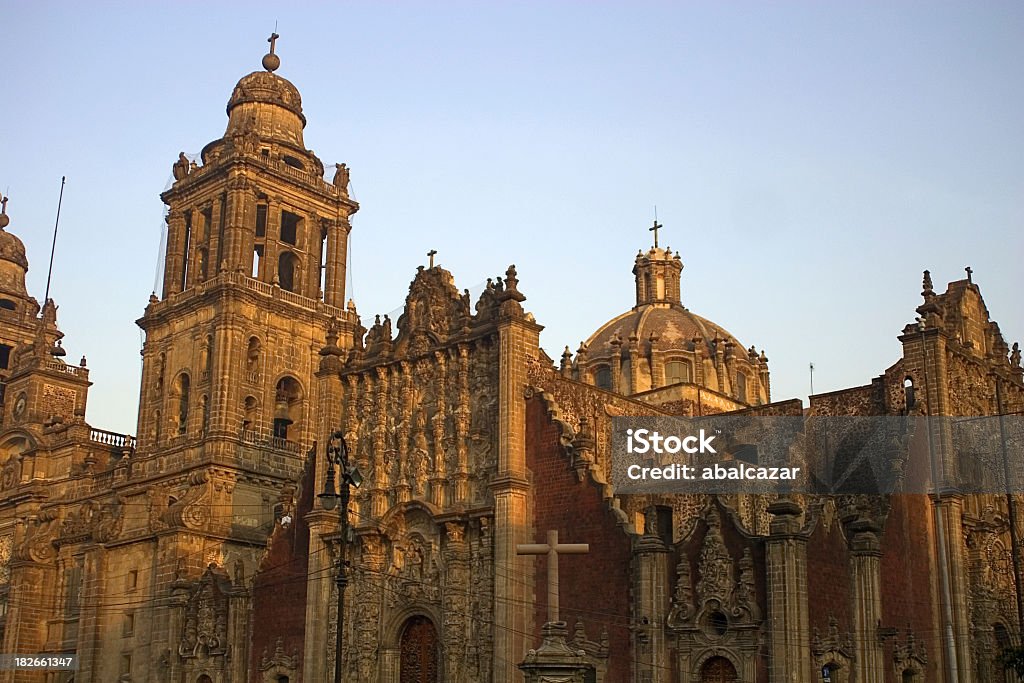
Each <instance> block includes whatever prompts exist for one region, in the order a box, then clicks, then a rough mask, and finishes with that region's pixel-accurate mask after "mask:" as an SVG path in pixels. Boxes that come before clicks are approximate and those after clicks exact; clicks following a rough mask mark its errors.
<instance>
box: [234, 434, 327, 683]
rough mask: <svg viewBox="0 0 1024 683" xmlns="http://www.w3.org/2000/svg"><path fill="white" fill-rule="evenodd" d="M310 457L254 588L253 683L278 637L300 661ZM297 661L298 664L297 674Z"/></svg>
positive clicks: (310, 500)
mask: <svg viewBox="0 0 1024 683" xmlns="http://www.w3.org/2000/svg"><path fill="white" fill-rule="evenodd" d="M314 464H315V454H314V455H311V456H309V457H308V459H307V461H306V468H305V471H304V473H303V475H302V480H301V482H300V484H299V492H298V500H297V501H296V506H295V508H296V509H295V512H293V513H292V523H291V524H290V525H289V526H287V527H286V526H282V525H281V524H278V525H277V526H276V527H275V528H274V532H273V534H272V535H271V537H270V541H269V543H268V546H267V553H266V555H265V556H264V557H263V560H262V561H261V562H260V566H259V569H258V570H257V573H256V577H255V580H254V584H253V601H252V605H253V610H252V649H251V650H250V665H249V671H250V674H249V675H250V681H251V682H252V683H258V680H259V679H258V674H259V665H260V661H261V659H262V657H263V653H264V651H266V652H267V653H269V654H270V655H271V656H273V653H274V648H275V647H276V646H277V639H278V638H281V641H282V644H283V646H284V651H285V652H286V653H287V654H291V653H292V652H293V651H295V652H298V653H299V659H300V662H301V659H302V652H303V645H304V640H305V624H306V580H307V574H308V570H309V526H308V525H307V524H306V522H305V521H304V519H305V516H306V514H307V513H309V511H310V510H312V509H313V498H314V496H313V490H314V488H315V486H312V481H313V476H314ZM301 666H302V665H301V663H300V664H299V667H300V670H301Z"/></svg>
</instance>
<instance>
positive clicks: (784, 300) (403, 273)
mask: <svg viewBox="0 0 1024 683" xmlns="http://www.w3.org/2000/svg"><path fill="white" fill-rule="evenodd" d="M275 21H277V22H278V30H279V33H280V34H281V39H280V41H279V42H278V53H279V54H280V56H281V60H282V66H281V68H280V70H279V71H278V73H279V74H280V75H282V76H284V77H285V78H288V79H290V80H292V82H294V83H295V84H296V85H297V86H298V88H299V89H300V91H301V92H302V95H303V104H304V109H305V113H306V116H307V118H308V120H309V125H308V126H307V128H306V145H307V146H308V147H310V148H311V149H313V150H314V151H316V152H317V153H318V154H319V156H320V157H321V158H322V159H323V160H324V162H325V163H326V164H327V165H328V166H329V167H330V166H331V164H333V163H334V162H341V161H344V162H346V163H348V164H349V166H350V167H351V168H352V188H353V192H354V195H355V197H356V198H357V199H358V200H359V201H360V202H361V204H362V210H361V211H360V212H359V214H357V216H356V217H355V221H354V232H353V239H352V262H351V268H352V272H351V273H352V282H353V288H352V291H351V292H350V294H352V295H353V296H354V297H355V299H356V302H357V304H358V306H359V311H360V313H361V314H362V315H363V316H364V319H365V318H366V317H370V318H371V319H372V315H373V313H376V312H388V311H391V310H394V309H395V308H397V307H399V306H400V305H401V304H402V302H403V300H404V297H405V293H406V289H407V287H408V284H409V282H410V281H411V279H412V277H413V275H414V273H415V269H416V266H417V265H418V264H421V263H425V262H426V256H425V253H426V252H427V251H428V250H429V249H432V248H433V249H437V250H438V252H439V254H438V260H439V263H440V264H442V265H443V266H445V267H446V268H448V269H449V270H451V271H452V272H453V273H454V275H455V277H456V280H457V283H458V285H459V286H460V287H470V288H472V287H474V286H475V285H478V284H479V283H481V282H482V281H483V280H485V279H486V278H487V277H489V276H495V275H498V274H501V273H503V272H504V270H505V268H506V267H507V266H508V264H509V263H513V262H514V263H515V264H516V266H517V267H518V270H519V274H520V279H521V289H522V291H523V292H524V293H525V294H526V295H527V297H528V300H527V302H526V306H527V308H528V309H529V310H531V311H533V312H534V314H535V315H536V317H537V320H538V321H539V322H540V323H541V324H543V325H545V326H546V330H545V331H544V333H543V336H542V343H543V345H544V346H545V348H546V350H547V351H548V353H549V354H550V355H551V356H552V357H555V358H557V357H558V355H559V354H560V353H561V350H562V347H563V346H564V345H565V344H569V345H570V346H571V347H572V348H573V349H575V348H576V347H577V346H578V344H579V342H580V340H581V339H585V338H586V337H588V336H589V335H590V334H591V332H593V330H594V329H596V328H597V327H598V326H599V325H601V324H602V323H603V322H604V321H605V320H607V319H609V318H611V317H612V316H614V315H616V314H618V313H620V312H622V311H624V310H626V309H627V308H629V307H630V306H631V305H632V304H633V283H632V275H631V273H630V269H631V267H632V261H633V256H634V255H635V254H636V252H637V249H638V248H641V247H643V248H646V247H647V246H649V243H650V233H648V232H647V228H648V226H649V225H650V224H651V220H652V212H653V206H654V205H655V204H656V205H657V207H658V216H659V219H660V221H661V222H662V223H663V224H664V225H665V229H664V231H663V233H662V235H663V237H662V240H663V242H662V243H663V244H667V245H669V246H671V247H672V248H673V249H677V250H679V251H680V252H681V253H682V258H683V262H684V264H685V265H686V268H685V270H684V271H683V300H684V303H685V304H686V305H687V306H689V307H690V308H691V309H692V310H693V311H694V312H696V313H698V314H700V315H703V316H705V317H707V318H710V319H712V320H714V321H715V322H717V323H719V324H720V325H722V326H724V327H725V328H726V329H728V330H730V331H731V332H732V333H733V334H735V335H736V336H737V337H738V338H739V340H740V341H741V342H742V343H744V344H745V345H748V346H749V345H750V344H756V345H757V347H758V348H764V349H765V350H766V352H767V354H768V356H769V358H770V359H771V363H770V367H771V369H772V384H773V397H774V398H776V399H783V398H790V397H800V398H804V397H806V395H807V393H808V372H807V365H808V363H809V362H811V361H813V362H814V363H815V366H816V372H815V390H816V391H828V390H832V389H839V388H843V387H847V386H855V385H860V384H864V383H867V382H869V381H870V380H871V379H872V378H873V377H875V376H876V375H878V374H880V373H881V372H882V371H883V370H884V369H885V368H886V367H887V366H888V365H890V364H891V363H892V362H893V361H894V360H895V359H896V358H897V357H898V354H899V343H898V342H897V340H896V336H897V335H898V334H899V333H900V331H901V329H902V327H903V326H904V325H905V324H907V323H908V322H910V321H911V320H913V317H914V315H915V313H914V308H915V307H916V306H917V305H918V304H919V303H920V301H921V300H920V297H919V292H920V289H921V271H922V270H923V269H924V268H930V269H931V270H932V273H933V275H934V278H935V281H936V286H937V287H938V286H939V285H943V286H944V284H945V282H947V281H949V280H953V279H959V278H961V277H963V275H964V272H963V267H964V266H967V265H970V266H972V267H973V268H974V271H975V275H974V279H975V281H976V282H978V283H979V284H980V286H981V288H982V292H983V294H984V296H985V299H986V301H987V303H988V306H989V310H990V312H991V314H992V316H993V318H994V319H995V320H997V321H999V323H1000V324H1001V326H1002V330H1003V333H1004V335H1005V336H1006V337H1007V339H1008V341H1010V342H1012V341H1014V340H1018V339H1020V338H1021V337H1024V320H1022V317H1024V316H1022V315H1021V313H1022V306H1021V303H1020V297H1021V294H1022V286H1021V285H1022V282H1024V277H1022V275H1021V257H1022V255H1024V237H1022V234H1024V231H1022V229H1021V228H1022V224H1024V202H1022V200H1024V135H1022V133H1021V121H1024V87H1022V86H1024V78H1022V77H1024V40H1022V36H1024V4H1022V3H1019V2H985V3H966V2H959V3H944V2H927V3H926V2H900V3H872V2H865V3H850V2H838V1H836V2H830V3H821V2H807V3H795V2H782V3H763V2H727V3H718V2H714V3H712V2H707V3H669V2H664V3H662V2H629V3H626V2H621V3H610V2H561V3H557V2H556V3H552V2H543V3H542V2H514V3H513V2H508V3H470V2H463V3H436V2H430V3H424V2H418V3H414V2H391V3H369V2H367V3H330V4H322V5H321V4H314V3H284V2H277V3H273V4H270V3H266V4H264V3H258V2H246V3H241V2H232V3H200V2H181V3H177V2H176V3H160V4H157V3H120V4H115V3H103V4H98V5H95V6H87V5H86V4H84V3H70V2H69V3H51V2H10V1H6V0H5V1H3V2H0V22H2V23H0V32H2V36H3V54H2V57H0V64H2V68H0V78H2V85H0V92H2V105H0V192H4V193H5V194H6V192H7V190H8V188H9V192H10V195H11V197H12V198H11V203H10V206H9V213H10V215H11V219H12V221H11V226H10V230H11V231H12V232H15V233H16V234H18V235H19V236H20V237H22V238H23V239H24V240H25V242H26V245H27V247H28V252H29V259H30V262H31V270H30V271H29V286H30V289H31V291H32V293H33V294H34V295H35V296H36V297H37V298H39V299H40V300H41V299H42V296H43V290H44V289H45V282H46V263H47V257H48V254H49V246H50V245H49V240H50V234H51V232H50V231H51V230H52V227H53V219H54V212H55V210H56V203H57V193H58V189H59V185H60V177H61V175H67V177H68V184H67V188H66V190H65V196H64V210H63V215H62V219H61V236H60V241H59V242H58V245H57V257H56V266H55V273H54V282H53V296H54V297H55V298H56V300H57V303H58V304H59V305H60V311H59V321H60V324H61V326H62V328H63V330H64V331H65V332H66V333H67V337H66V338H65V346H66V348H67V349H68V351H69V360H73V361H75V362H77V360H78V357H79V356H80V355H81V354H83V353H84V354H85V355H87V356H88V358H89V366H90V368H91V369H92V379H93V381H94V387H93V389H92V393H91V398H90V405H89V412H88V418H89V420H90V422H91V423H92V424H94V425H95V426H99V427H104V428H108V429H113V430H118V431H124V432H131V433H134V430H135V420H136V404H137V399H138V375H139V369H140V362H139V356H138V351H139V348H140V342H141V338H140V332H139V330H138V329H137V328H136V326H135V324H134V320H135V319H136V318H138V317H139V316H140V315H141V314H142V311H143V308H144V306H145V305H146V301H147V297H148V296H149V293H150V291H151V290H152V289H153V287H154V276H155V273H156V267H157V252H158V246H159V241H160V230H161V225H162V208H163V207H162V204H161V202H160V199H159V197H158V195H159V193H160V191H161V190H163V189H164V187H165V186H166V185H167V183H168V181H169V179H170V169H171V164H172V162H173V161H174V160H175V158H176V157H177V154H178V152H179V151H182V150H184V151H185V152H187V153H194V152H198V151H199V150H200V149H201V148H202V146H203V145H204V144H206V143H207V142H208V141H210V140H213V139H215V138H218V137H220V135H221V134H222V133H223V130H224V126H225V123H226V116H225V114H224V106H225V104H226V102H227V99H228V96H229V95H230V93H231V90H232V87H233V86H234V84H235V82H236V81H237V80H238V79H239V78H240V77H241V76H243V75H244V74H246V73H248V72H250V71H253V70H256V69H258V68H259V64H260V58H261V57H262V55H263V54H264V53H265V52H266V48H267V44H266V37H267V36H268V35H269V34H270V32H271V30H272V29H273V27H274V22H275Z"/></svg>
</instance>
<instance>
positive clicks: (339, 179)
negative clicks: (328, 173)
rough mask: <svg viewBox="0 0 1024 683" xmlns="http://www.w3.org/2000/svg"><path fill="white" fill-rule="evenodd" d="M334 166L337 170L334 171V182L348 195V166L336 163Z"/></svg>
mask: <svg viewBox="0 0 1024 683" xmlns="http://www.w3.org/2000/svg"><path fill="white" fill-rule="evenodd" d="M334 168H335V169H337V170H336V171H334V180H333V181H332V182H333V184H334V186H335V187H336V188H338V189H339V190H340V191H341V193H342V194H343V195H345V196H348V173H349V171H348V166H346V165H345V164H335V165H334Z"/></svg>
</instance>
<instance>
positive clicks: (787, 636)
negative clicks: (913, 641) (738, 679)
mask: <svg viewBox="0 0 1024 683" xmlns="http://www.w3.org/2000/svg"><path fill="white" fill-rule="evenodd" d="M768 512H769V513H770V514H771V515H772V521H771V531H770V534H769V536H768V539H767V541H766V546H767V548H766V559H767V571H768V580H767V583H768V634H769V646H768V648H769V649H768V652H769V660H768V661H769V664H768V667H769V668H768V680H769V681H770V682H771V683H793V681H811V680H814V679H813V678H811V651H810V620H809V617H808V608H807V536H806V534H805V533H804V532H803V531H802V529H801V521H800V520H801V513H802V512H803V510H802V509H801V508H800V506H799V505H798V504H797V503H796V502H794V501H793V500H790V499H787V498H782V499H779V500H778V501H776V502H774V503H772V504H771V505H769V506H768ZM879 680H884V679H879Z"/></svg>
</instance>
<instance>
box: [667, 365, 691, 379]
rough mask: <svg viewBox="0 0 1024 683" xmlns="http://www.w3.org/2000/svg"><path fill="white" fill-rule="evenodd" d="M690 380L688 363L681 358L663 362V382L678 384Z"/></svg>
mask: <svg viewBox="0 0 1024 683" xmlns="http://www.w3.org/2000/svg"><path fill="white" fill-rule="evenodd" d="M689 381H690V364H689V363H687V362H686V361H682V360H672V361H669V362H668V363H665V384H666V385H670V384H679V383H680V382H689Z"/></svg>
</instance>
